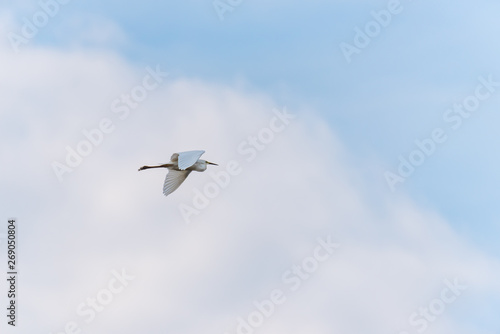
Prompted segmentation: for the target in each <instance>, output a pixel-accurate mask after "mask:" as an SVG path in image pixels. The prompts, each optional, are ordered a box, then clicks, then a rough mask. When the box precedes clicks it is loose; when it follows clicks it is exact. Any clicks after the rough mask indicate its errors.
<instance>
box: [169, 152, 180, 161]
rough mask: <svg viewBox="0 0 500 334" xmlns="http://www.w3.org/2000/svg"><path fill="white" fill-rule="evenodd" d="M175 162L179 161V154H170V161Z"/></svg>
mask: <svg viewBox="0 0 500 334" xmlns="http://www.w3.org/2000/svg"><path fill="white" fill-rule="evenodd" d="M177 160H179V153H174V154H172V156H171V157H170V161H172V162H174V161H177Z"/></svg>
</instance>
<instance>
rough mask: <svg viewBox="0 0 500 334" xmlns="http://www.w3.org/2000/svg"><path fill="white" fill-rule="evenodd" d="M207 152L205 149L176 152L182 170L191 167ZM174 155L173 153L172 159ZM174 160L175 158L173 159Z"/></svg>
mask: <svg viewBox="0 0 500 334" xmlns="http://www.w3.org/2000/svg"><path fill="white" fill-rule="evenodd" d="M203 153H205V151H203V150H200V151H187V152H179V153H175V154H177V157H175V158H177V159H178V166H179V169H180V170H185V169H186V168H189V167H191V166H192V165H194V163H195V162H196V161H198V159H199V158H200V157H201V155H202V154H203ZM175 154H174V155H172V159H173V158H174V156H175ZM172 161H174V160H172Z"/></svg>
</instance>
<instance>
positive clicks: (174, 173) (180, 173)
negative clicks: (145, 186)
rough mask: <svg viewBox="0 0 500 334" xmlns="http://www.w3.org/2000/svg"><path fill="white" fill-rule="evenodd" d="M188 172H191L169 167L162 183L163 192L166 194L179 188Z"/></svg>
mask: <svg viewBox="0 0 500 334" xmlns="http://www.w3.org/2000/svg"><path fill="white" fill-rule="evenodd" d="M189 173H191V171H190V170H175V169H171V168H169V170H168V174H167V176H166V177H165V182H164V183H163V194H164V195H165V196H167V195H169V194H171V193H172V192H174V191H175V189H177V188H179V186H180V185H181V184H182V182H184V180H185V179H186V178H187V177H188V175H189Z"/></svg>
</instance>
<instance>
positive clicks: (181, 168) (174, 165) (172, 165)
mask: <svg viewBox="0 0 500 334" xmlns="http://www.w3.org/2000/svg"><path fill="white" fill-rule="evenodd" d="M203 153H205V151H202V150H199V151H187V152H179V153H174V154H172V157H171V158H170V162H169V163H166V164H162V165H157V166H142V167H141V168H139V170H144V169H149V168H168V174H167V177H166V178H165V183H164V184H163V194H164V195H165V196H168V195H169V194H171V193H172V192H174V190H176V189H177V188H179V186H180V185H181V184H182V182H184V180H185V179H186V178H187V177H188V175H189V174H190V173H191V172H192V171H196V172H204V171H205V170H206V169H207V166H208V165H216V166H217V164H214V163H213V162H209V161H206V160H202V159H200V157H201V155H202V154H203Z"/></svg>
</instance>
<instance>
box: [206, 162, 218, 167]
mask: <svg viewBox="0 0 500 334" xmlns="http://www.w3.org/2000/svg"><path fill="white" fill-rule="evenodd" d="M207 164H209V165H215V166H219V165H217V164H214V163H213V162H210V161H207Z"/></svg>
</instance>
